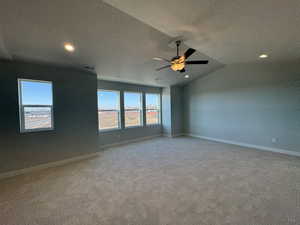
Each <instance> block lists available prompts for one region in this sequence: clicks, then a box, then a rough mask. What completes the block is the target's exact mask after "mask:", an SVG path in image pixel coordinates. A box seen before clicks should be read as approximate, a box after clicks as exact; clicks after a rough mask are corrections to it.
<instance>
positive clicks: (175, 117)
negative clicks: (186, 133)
mask: <svg viewBox="0 0 300 225" xmlns="http://www.w3.org/2000/svg"><path fill="white" fill-rule="evenodd" d="M183 110H184V109H183V87H181V86H171V87H166V88H163V91H162V116H163V117H162V119H163V120H162V121H163V133H164V135H166V136H168V137H176V136H179V135H181V134H182V133H183V123H184V120H183V118H184V113H183Z"/></svg>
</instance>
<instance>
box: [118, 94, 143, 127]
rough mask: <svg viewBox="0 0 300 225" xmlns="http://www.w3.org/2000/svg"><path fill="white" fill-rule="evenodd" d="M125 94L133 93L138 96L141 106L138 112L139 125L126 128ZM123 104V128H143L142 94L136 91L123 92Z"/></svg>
mask: <svg viewBox="0 0 300 225" xmlns="http://www.w3.org/2000/svg"><path fill="white" fill-rule="evenodd" d="M125 93H134V94H139V95H140V104H141V107H140V110H139V111H140V124H139V125H132V126H126V117H125V114H126V108H125ZM123 103H124V128H125V129H127V128H139V127H143V126H144V116H143V114H144V113H143V112H144V111H143V108H144V107H143V92H138V91H124V94H123Z"/></svg>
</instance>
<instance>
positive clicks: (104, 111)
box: [98, 91, 120, 130]
mask: <svg viewBox="0 0 300 225" xmlns="http://www.w3.org/2000/svg"><path fill="white" fill-rule="evenodd" d="M98 121H99V129H100V130H103V129H114V128H119V127H120V93H119V92H117V91H98Z"/></svg>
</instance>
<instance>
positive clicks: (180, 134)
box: [163, 133, 185, 138]
mask: <svg viewBox="0 0 300 225" xmlns="http://www.w3.org/2000/svg"><path fill="white" fill-rule="evenodd" d="M163 136H164V137H168V138H175V137H180V136H185V134H184V133H179V134H173V135H172V134H163Z"/></svg>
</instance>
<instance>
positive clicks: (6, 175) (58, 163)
mask: <svg viewBox="0 0 300 225" xmlns="http://www.w3.org/2000/svg"><path fill="white" fill-rule="evenodd" d="M155 137H161V134H158V135H153V136H147V137H142V138H136V139H132V140H128V141H123V142H119V143H115V144H110V145H105V146H102V147H101V149H104V148H110V147H115V146H119V145H125V144H129V143H133V142H138V141H143V140H147V139H151V138H155ZM98 154H99V152H96V153H91V154H86V155H81V156H76V157H73V158H69V159H64V160H59V161H55V162H50V163H45V164H41V165H37V166H32V167H28V168H24V169H19V170H13V171H9V172H5V173H1V174H0V180H1V179H5V178H9V177H14V176H17V175H22V174H26V173H30V172H33V171H38V170H43V169H47V168H51V167H57V166H62V165H65V164H68V163H72V162H77V161H81V160H84V159H89V158H92V157H96V156H98Z"/></svg>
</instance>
